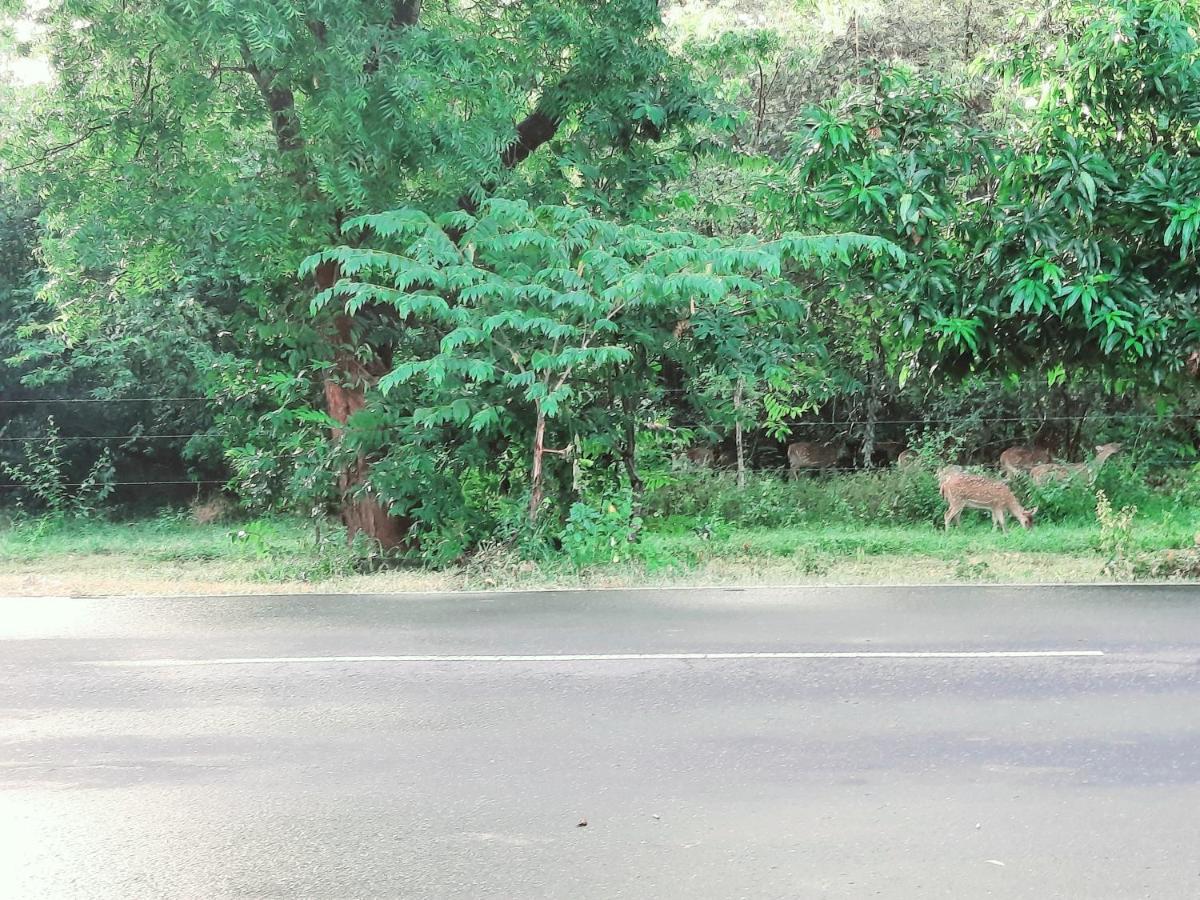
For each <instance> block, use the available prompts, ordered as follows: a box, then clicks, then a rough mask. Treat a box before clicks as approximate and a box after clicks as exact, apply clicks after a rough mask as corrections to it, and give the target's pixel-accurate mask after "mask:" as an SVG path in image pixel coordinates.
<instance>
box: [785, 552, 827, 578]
mask: <svg viewBox="0 0 1200 900" xmlns="http://www.w3.org/2000/svg"><path fill="white" fill-rule="evenodd" d="M792 558H793V559H794V560H795V561H796V567H797V568H798V569H799V570H800V574H801V575H808V576H811V577H814V578H819V577H821V576H822V575H825V574H827V573H828V572H829V569H830V568H831V566H832V561H831V560H830V558H829V556H828V554H825V553H821V552H819V551H817V550H814V549H813V548H812V547H797V548H796V552H795V553H793V554H792Z"/></svg>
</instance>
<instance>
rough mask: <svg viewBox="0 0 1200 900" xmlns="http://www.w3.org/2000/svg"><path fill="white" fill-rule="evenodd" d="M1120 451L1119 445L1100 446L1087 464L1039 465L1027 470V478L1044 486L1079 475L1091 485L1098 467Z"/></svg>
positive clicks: (1098, 470) (1098, 471) (1098, 469)
mask: <svg viewBox="0 0 1200 900" xmlns="http://www.w3.org/2000/svg"><path fill="white" fill-rule="evenodd" d="M1120 450H1121V445H1120V444H1101V445H1100V446H1098V447H1097V448H1096V455H1095V456H1093V457H1092V458H1091V459H1090V460H1088V461H1087V462H1081V463H1057V462H1056V463H1041V464H1039V465H1036V466H1034V467H1033V468H1032V469H1030V470H1029V477H1030V478H1032V479H1033V480H1034V482H1036V483H1037V484H1046V483H1047V482H1050V481H1070V480H1071V479H1072V478H1075V477H1077V476H1079V475H1086V476H1087V479H1088V484H1093V483H1095V481H1096V476H1097V475H1099V474H1100V467H1101V466H1103V465H1104V463H1105V461H1106V460H1107V459H1108V458H1109V457H1110V456H1112V455H1113V454H1114V453H1118V452H1120Z"/></svg>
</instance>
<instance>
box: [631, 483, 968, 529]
mask: <svg viewBox="0 0 1200 900" xmlns="http://www.w3.org/2000/svg"><path fill="white" fill-rule="evenodd" d="M943 509H944V503H943V501H942V499H941V496H940V495H939V493H938V486H937V479H936V478H935V477H934V475H933V473H932V472H929V471H923V470H908V471H896V470H891V471H883V472H874V473H865V472H864V473H857V474H853V475H850V474H847V475H831V476H822V477H807V476H805V477H801V478H797V479H783V478H782V477H781V476H779V475H774V474H754V475H752V476H751V477H749V478H748V479H747V483H746V486H745V488H744V489H739V488H738V487H737V483H736V481H735V480H734V479H733V477H732V476H729V475H718V476H713V475H711V474H702V475H692V476H681V477H680V478H679V479H677V480H676V481H675V482H674V483H672V484H670V485H667V486H664V487H662V488H660V489H659V490H657V491H654V492H652V493H650V494H649V495H648V496H647V497H646V499H645V504H644V514H645V516H646V518H647V520H651V519H652V518H653V519H663V520H665V521H667V522H668V523H669V522H672V521H684V522H698V523H705V522H708V521H710V520H714V519H715V520H719V521H724V522H728V523H731V524H733V525H736V526H739V527H743V528H780V527H791V526H796V525H813V524H818V523H821V522H857V523H861V524H869V523H872V522H894V523H913V524H921V525H932V524H933V523H934V522H935V520H940V515H941V511H942V510H943Z"/></svg>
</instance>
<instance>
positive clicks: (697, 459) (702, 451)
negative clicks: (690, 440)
mask: <svg viewBox="0 0 1200 900" xmlns="http://www.w3.org/2000/svg"><path fill="white" fill-rule="evenodd" d="M684 457H685V458H686V459H687V461H688V462H689V463H691V464H692V465H693V466H695V467H696V468H698V469H711V468H712V464H713V462H714V460H715V459H716V454H715V453H713V449H712V447H689V448H688V451H687V453H685V454H684Z"/></svg>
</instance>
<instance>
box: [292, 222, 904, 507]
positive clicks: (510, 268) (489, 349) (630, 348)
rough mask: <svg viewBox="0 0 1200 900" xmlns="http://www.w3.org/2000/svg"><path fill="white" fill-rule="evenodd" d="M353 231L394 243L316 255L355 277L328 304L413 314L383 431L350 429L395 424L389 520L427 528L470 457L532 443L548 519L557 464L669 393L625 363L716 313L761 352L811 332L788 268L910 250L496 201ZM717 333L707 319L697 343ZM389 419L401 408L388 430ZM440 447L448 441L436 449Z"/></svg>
mask: <svg viewBox="0 0 1200 900" xmlns="http://www.w3.org/2000/svg"><path fill="white" fill-rule="evenodd" d="M344 230H345V232H346V233H347V235H348V236H350V237H355V236H358V235H362V234H369V235H371V236H372V237H373V239H374V240H375V241H376V242H381V243H382V244H383V246H373V247H369V248H368V247H363V246H356V245H354V244H350V245H343V246H340V247H335V248H332V249H330V250H327V251H324V252H322V253H320V254H317V255H314V256H312V257H310V258H309V259H308V260H307V261H306V262H305V264H304V271H305V272H312V271H316V270H317V269H319V268H320V267H322V266H328V265H331V264H333V265H336V266H337V268H338V270H339V271H340V272H341V273H342V275H343V277H342V279H340V280H339V281H338V282H337V283H336V284H334V285H332V286H331V287H330V288H328V289H326V290H325V291H323V292H322V293H321V294H319V295H318V296H317V298H316V300H315V301H314V306H315V308H316V309H317V310H318V311H320V310H323V309H325V308H326V307H327V306H330V305H333V304H335V303H336V304H338V305H339V306H340V307H341V308H342V309H344V311H345V312H346V313H347V314H351V315H355V314H358V313H360V312H362V311H365V310H376V311H378V310H386V311H387V312H388V314H394V315H395V316H397V317H398V318H400V319H402V320H404V321H405V322H406V323H407V324H406V328H405V331H404V334H403V335H402V336H401V338H400V340H398V341H397V343H396V345H395V347H394V352H393V356H392V359H391V363H390V371H388V372H387V373H386V374H384V375H383V376H382V377H381V378H380V379H379V381H378V395H380V396H376V397H372V398H369V400H374V401H375V402H373V403H372V402H369V403H368V404H367V406H366V407H365V409H364V411H363V413H362V414H360V415H365V416H366V417H367V420H368V422H369V423H370V424H369V427H367V428H366V429H360V428H359V417H357V416H356V417H352V418H351V419H350V420H349V422H348V428H349V429H351V430H352V431H355V432H357V431H363V432H365V433H366V434H383V435H384V439H385V440H386V441H387V442H388V444H389V446H388V448H387V453H386V456H385V457H384V459H383V460H381V463H380V465H379V466H378V467H377V468H376V470H375V472H374V473H373V478H372V481H373V489H374V490H375V491H377V492H378V493H379V494H380V497H381V502H382V503H383V504H384V505H385V506H386V507H387V508H388V511H389V513H391V514H393V515H398V516H403V517H409V518H412V519H413V520H415V522H418V523H422V525H421V526H419V527H418V531H420V530H421V527H424V528H426V529H428V528H431V527H433V526H435V525H436V524H437V520H438V519H439V518H440V517H441V516H442V515H443V514H444V510H442V509H440V508H437V507H435V506H433V504H432V503H431V500H432V499H433V498H432V497H431V495H432V494H434V493H435V491H434V490H433V488H434V486H447V485H450V484H460V485H461V484H462V483H463V482H464V480H466V479H465V477H464V476H465V469H466V468H467V467H468V466H471V465H473V466H476V467H479V466H483V467H488V466H491V467H492V468H494V467H495V460H496V459H498V458H499V456H500V455H502V453H503V452H504V451H505V450H506V449H507V448H509V447H511V446H514V445H515V446H518V447H523V448H525V451H524V458H525V460H526V463H527V477H526V478H525V479H524V484H525V486H526V488H527V491H528V517H529V519H530V520H531V521H533V520H537V519H538V517H539V516H540V515H541V514H542V512H543V507H544V498H545V484H546V469H547V462H548V459H549V457H556V458H559V459H562V458H567V457H569V456H570V455H571V454H572V453H578V452H579V447H580V446H581V444H582V443H583V442H587V441H592V440H594V439H597V438H599V439H601V440H603V439H604V438H606V437H607V438H608V439H609V441H610V442H611V443H613V444H615V443H616V442H618V441H619V440H620V439H621V438H620V435H619V434H608V435H605V434H604V432H603V429H606V428H613V426H614V425H615V423H616V420H617V416H613V415H610V413H613V412H614V411H617V412H618V414H619V411H628V410H630V409H636V408H638V407H639V406H640V404H641V401H642V400H643V399H644V398H645V395H646V393H647V391H648V390H650V389H651V387H652V385H651V384H650V383H649V382H648V381H647V380H645V379H643V380H634V381H633V382H628V381H624V380H623V379H621V377H620V376H621V372H622V369H624V368H625V367H627V366H631V365H637V366H640V367H642V368H645V367H653V366H655V365H657V364H660V362H661V360H662V359H663V358H664V357H665V356H666V355H668V354H669V353H672V352H677V351H675V350H673V349H672V348H671V336H672V335H677V334H678V323H679V322H680V321H681V320H685V319H688V318H690V317H697V316H699V315H700V311H701V310H709V311H711V313H712V317H713V319H714V321H718V322H719V321H726V322H733V323H736V325H737V330H736V332H735V334H736V339H737V340H738V341H739V342H740V344H741V346H742V347H743V349H744V350H747V351H748V350H749V348H750V347H751V346H753V345H754V344H755V343H756V342H758V341H759V340H760V339H761V338H763V337H764V336H765V335H767V334H768V333H769V332H770V331H771V330H773V325H774V323H776V322H779V321H786V322H789V323H791V330H792V333H793V334H795V333H798V332H799V331H800V330H801V329H800V328H798V327H797V325H796V322H795V319H796V316H795V310H796V301H795V299H794V298H792V297H791V296H790V295H791V294H792V288H791V285H790V283H789V282H788V280H787V278H786V277H785V276H786V274H787V272H788V270H789V269H794V268H795V267H796V266H799V265H818V264H819V265H826V266H833V265H837V264H845V265H850V264H851V260H852V256H853V255H854V254H855V252H856V251H859V250H863V251H867V252H868V253H873V254H884V253H888V254H892V255H895V256H899V251H898V250H897V249H896V248H895V247H894V246H892V245H891V244H889V243H888V242H886V241H882V240H879V239H876V238H869V237H863V236H860V235H854V234H848V235H836V236H815V237H810V236H803V235H798V234H786V235H783V236H781V237H779V238H777V239H775V240H772V241H762V240H760V239H757V238H754V237H752V236H745V237H743V238H741V239H738V240H735V241H723V240H719V239H716V238H710V237H704V236H702V235H697V234H695V233H692V232H684V231H660V230H655V229H651V228H647V227H644V226H641V225H635V224H619V223H615V222H611V221H608V220H605V219H600V218H596V217H593V216H591V215H589V214H588V213H587V212H586V211H584V210H582V209H578V208H571V207H563V206H543V207H538V208H531V207H530V206H529V205H528V204H526V203H524V202H520V201H501V200H488V201H485V202H484V203H483V204H481V206H480V208H479V210H478V215H470V214H467V213H464V212H457V213H447V214H443V215H441V216H439V217H437V218H436V219H433V218H431V217H430V216H428V215H427V214H425V213H424V212H421V211H419V210H415V209H401V210H396V211H393V212H389V213H383V214H376V215H369V216H364V217H360V218H356V219H353V220H350V221H348V222H346V223H345V225H344ZM744 323H752V324H751V326H750V327H745V326H744ZM714 337H717V338H719V337H720V336H719V335H715V334H714V332H713V330H706V331H705V332H704V333H702V334H700V335H698V339H697V340H696V341H695V343H693V344H691V345H690V348H691V350H693V351H695V350H696V349H697V348H698V347H700V346H702V345H704V344H706V343H710V342H711V340H712V339H713V338H714ZM751 374H752V375H754V376H761V373H759V372H753V373H751ZM626 391H628V392H629V394H625V393H624V392H626ZM397 396H401V397H402V399H401V400H400V402H399V403H389V404H385V403H383V402H381V400H382V397H388V398H389V399H392V398H396V397H397ZM402 410H411V412H409V413H404V412H398V411H402ZM380 416H389V417H390V418H389V419H388V427H387V428H386V429H384V430H381V429H379V428H378V427H376V422H377V420H378V417H380ZM489 448H490V452H489ZM435 449H440V451H442V452H441V453H438V454H436V456H437V459H436V460H432V454H434V451H435ZM419 460H423V461H420V462H418V461H419ZM431 460H432V461H431ZM401 469H403V470H405V471H406V472H407V473H408V474H407V475H406V476H405V477H403V478H400V479H399V480H397V481H393V482H392V483H391V484H389V483H388V482H387V480H386V478H384V477H380V476H382V475H383V473H385V472H396V471H398V470H401ZM418 471H419V472H420V475H421V477H419V478H417V477H411V476H412V475H415V474H416V473H417V472H418ZM630 474H631V477H633V473H632V471H631V473H630ZM447 493H450V494H453V491H452V490H448V491H447ZM460 493H461V489H460ZM565 505H566V504H563V505H562V507H563V508H565ZM433 509H436V511H437V515H436V516H433V515H430V513H431V511H432V510H433Z"/></svg>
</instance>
